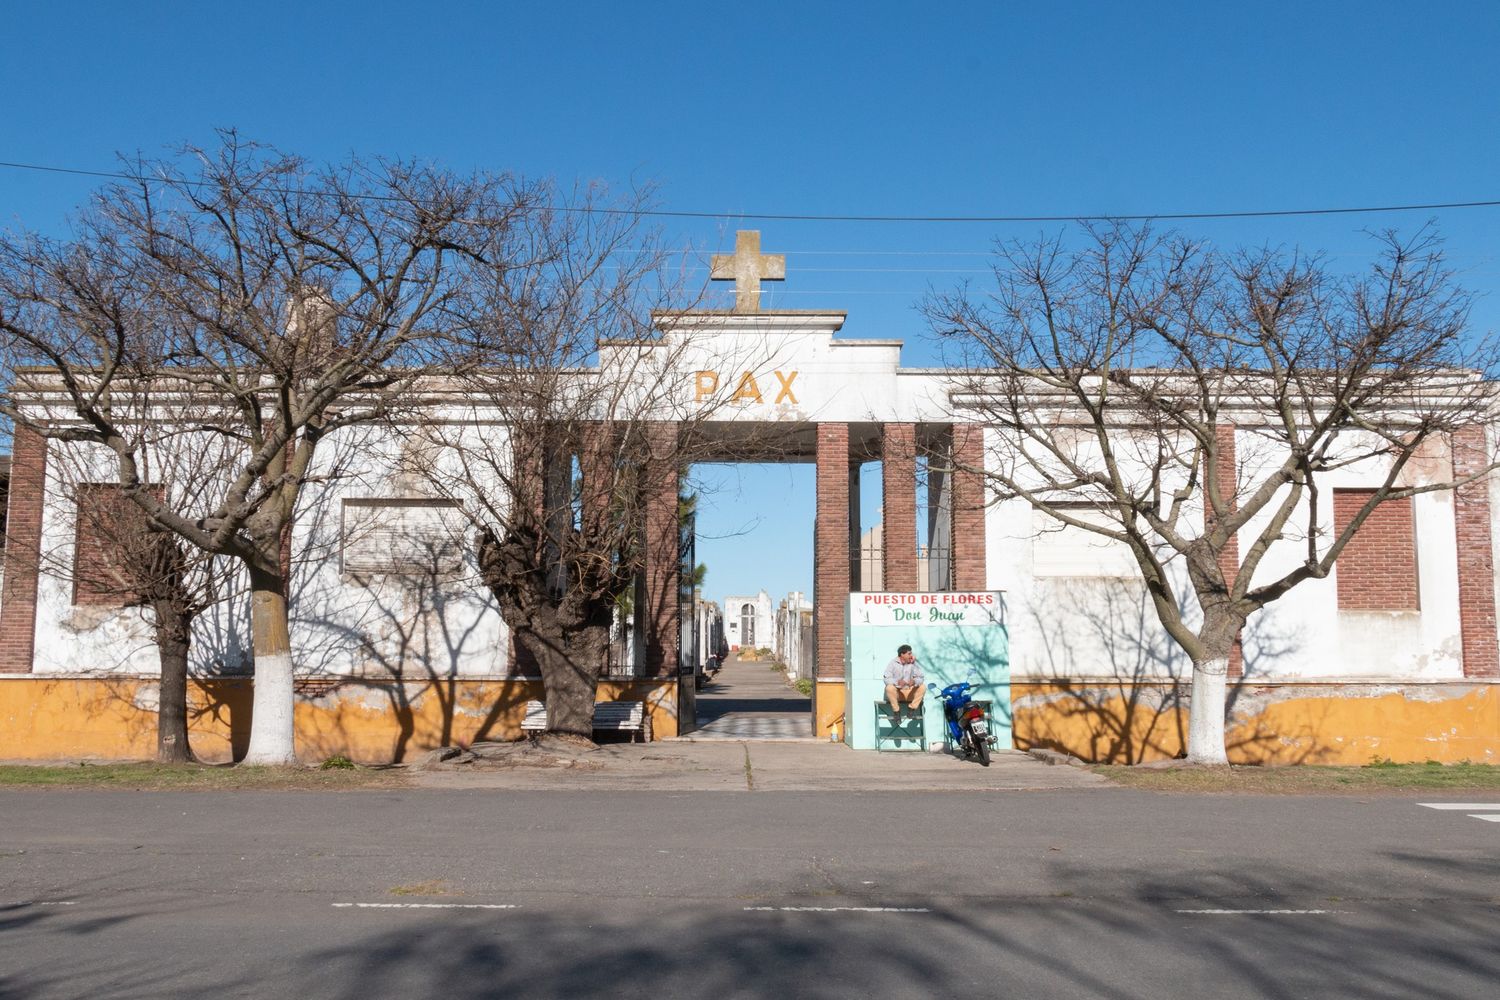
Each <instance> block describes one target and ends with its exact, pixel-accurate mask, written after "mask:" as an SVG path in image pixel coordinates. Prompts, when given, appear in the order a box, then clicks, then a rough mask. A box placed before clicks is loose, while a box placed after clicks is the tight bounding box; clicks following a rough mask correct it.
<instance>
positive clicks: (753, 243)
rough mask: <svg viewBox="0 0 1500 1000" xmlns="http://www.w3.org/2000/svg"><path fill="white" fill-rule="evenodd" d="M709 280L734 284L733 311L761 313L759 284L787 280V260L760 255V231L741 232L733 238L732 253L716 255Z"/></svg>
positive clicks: (774, 256)
mask: <svg viewBox="0 0 1500 1000" xmlns="http://www.w3.org/2000/svg"><path fill="white" fill-rule="evenodd" d="M709 277H710V278H712V279H713V280H714V281H730V280H733V281H734V311H735V312H759V311H760V283H761V282H762V281H785V280H786V256H785V255H784V254H779V253H761V252H760V230H759V229H741V230H740V231H739V232H737V233H735V234H734V253H733V254H723V253H716V254H714V256H713V261H712V268H711V270H710V271H709Z"/></svg>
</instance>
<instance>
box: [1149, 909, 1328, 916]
mask: <svg viewBox="0 0 1500 1000" xmlns="http://www.w3.org/2000/svg"><path fill="white" fill-rule="evenodd" d="M1172 912H1173V913H1194V914H1199V915H1202V916H1213V917H1225V916H1251V915H1253V916H1274V917H1280V916H1321V915H1323V914H1328V913H1352V912H1353V911H1352V910H1173V911H1172Z"/></svg>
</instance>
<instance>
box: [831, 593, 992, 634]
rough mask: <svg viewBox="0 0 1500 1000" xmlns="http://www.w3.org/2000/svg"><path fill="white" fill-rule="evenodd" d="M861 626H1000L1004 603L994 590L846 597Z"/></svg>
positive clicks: (874, 594) (852, 595)
mask: <svg viewBox="0 0 1500 1000" xmlns="http://www.w3.org/2000/svg"><path fill="white" fill-rule="evenodd" d="M849 601H850V604H851V610H852V611H853V614H854V621H855V622H856V623H858V624H860V625H875V626H880V625H905V626H917V627H923V626H948V625H976V626H982V625H1003V624H1004V623H1005V614H1004V602H1003V601H1002V600H1001V596H1000V594H999V593H997V592H996V591H992V590H976V591H968V590H958V591H943V592H939V593H933V594H913V593H888V594H886V593H866V594H851V595H850V598H849Z"/></svg>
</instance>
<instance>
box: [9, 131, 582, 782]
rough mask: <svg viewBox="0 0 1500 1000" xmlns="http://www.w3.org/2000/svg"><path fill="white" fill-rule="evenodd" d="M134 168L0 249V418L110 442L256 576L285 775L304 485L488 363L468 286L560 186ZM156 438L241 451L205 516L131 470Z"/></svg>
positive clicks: (247, 153)
mask: <svg viewBox="0 0 1500 1000" xmlns="http://www.w3.org/2000/svg"><path fill="white" fill-rule="evenodd" d="M184 164H187V165H189V167H190V169H189V168H188V167H185V166H184ZM129 171H130V173H131V174H132V175H133V180H131V181H129V182H125V183H121V184H116V185H112V186H110V187H108V188H106V189H104V190H102V191H101V192H99V194H98V195H97V196H96V197H95V198H94V200H93V202H92V204H91V206H90V207H89V209H88V211H87V212H86V213H85V214H84V215H83V216H82V218H81V219H80V220H79V222H78V224H77V226H76V233H75V235H74V236H73V237H72V238H70V239H68V240H64V241H55V240H48V239H44V238H42V237H40V236H36V235H29V234H21V235H16V236H7V237H5V238H4V239H3V240H0V337H3V341H4V348H5V350H6V361H7V364H8V365H9V367H10V372H9V373H8V374H10V376H11V378H10V388H9V391H8V392H7V394H6V396H5V397H4V398H3V400H0V411H3V412H5V413H6V414H8V415H9V416H11V417H12V418H13V419H14V420H15V421H16V423H17V425H18V426H25V427H28V428H31V429H33V430H35V431H37V432H39V433H41V434H43V435H46V436H47V437H49V438H53V439H59V440H67V441H75V442H91V443H94V444H97V445H101V446H103V447H105V448H108V449H109V450H110V451H111V452H112V453H113V456H114V459H115V463H116V466H117V470H116V473H117V474H116V476H115V481H117V482H118V483H119V484H120V486H121V487H122V489H123V491H124V495H125V496H126V497H128V498H129V499H130V501H131V502H132V503H134V504H136V505H137V506H138V507H139V508H140V509H141V510H142V511H143V512H144V513H145V514H146V515H147V516H148V517H149V519H150V521H151V523H152V525H154V526H155V527H159V528H163V529H166V530H167V531H169V532H171V533H172V534H173V535H174V536H175V537H177V538H179V539H181V540H182V541H184V542H186V543H188V544H190V545H192V546H195V547H197V548H199V549H201V550H203V551H205V552H208V553H212V554H216V555H224V556H227V557H230V558H231V559H233V560H235V561H237V562H238V563H239V564H240V565H241V566H242V567H243V568H244V570H245V572H246V574H247V576H248V580H249V586H250V589H251V592H252V622H253V642H254V655H255V674H256V681H255V705H254V717H253V723H252V731H251V737H250V747H249V753H248V756H247V758H246V760H247V762H252V763H262V764H275V763H284V762H290V761H292V760H293V759H294V748H293V741H292V650H291V648H290V642H289V636H288V628H287V609H286V565H287V560H286V558H285V555H284V551H285V546H286V542H287V539H288V538H289V535H290V528H291V525H292V522H293V519H294V517H295V514H296V511H297V508H298V502H299V499H300V498H301V497H302V495H303V489H304V487H305V486H306V485H307V484H308V483H309V482H310V481H312V480H315V479H318V478H322V477H328V476H331V475H336V474H337V472H338V470H336V469H332V468H330V467H329V466H328V463H327V462H321V463H320V461H319V460H318V459H317V458H316V456H318V455H320V454H322V453H323V452H324V451H325V450H326V449H323V448H320V443H321V442H324V441H325V440H327V439H328V438H330V436H332V435H334V434H336V433H337V432H338V431H340V430H341V429H343V428H346V427H350V426H352V425H358V424H365V423H369V422H371V421H374V420H377V419H382V418H385V417H387V416H388V415H389V414H390V412H391V411H392V410H393V409H395V408H397V407H400V406H401V405H403V403H404V401H405V398H406V396H407V394H408V393H409V392H410V391H411V390H412V389H413V388H414V387H415V386H417V385H418V384H420V383H421V382H422V381H423V380H424V379H425V378H427V377H429V376H431V375H432V374H433V373H437V372H442V373H445V374H454V373H462V372H464V371H466V370H469V369H471V368H472V367H473V366H474V365H475V364H476V363H477V360H478V359H481V358H482V357H483V355H484V350H485V347H486V345H485V344H483V343H482V341H481V340H480V339H479V337H478V334H479V333H480V332H481V331H478V330H476V328H475V324H474V320H473V317H474V315H475V314H474V311H473V308H472V307H473V305H474V299H473V296H474V295H475V288H476V275H479V276H484V280H483V281H478V282H477V284H478V285H481V286H485V287H487V286H488V284H489V283H490V281H489V279H488V277H487V276H488V275H489V274H491V273H509V272H511V271H512V270H524V269H525V267H526V266H527V264H528V262H529V256H530V251H531V248H529V247H528V246H526V245H525V243H524V242H523V241H522V240H521V239H520V238H519V237H521V236H523V235H524V234H522V233H520V232H519V231H518V230H517V228H516V227H515V225H514V223H515V221H516V220H517V219H518V218H523V217H525V216H526V215H527V213H528V212H531V211H533V210H534V209H536V208H537V207H539V206H540V205H541V204H543V203H544V202H546V201H547V200H548V199H549V198H551V197H552V194H553V192H552V191H551V189H550V188H549V187H548V186H547V185H533V184H528V183H522V182H519V181H516V180H514V179H511V178H506V177H489V176H470V177H455V176H453V175H451V174H449V173H446V172H444V171H441V170H438V169H435V168H432V167H428V166H422V165H418V164H412V163H405V162H393V161H384V160H380V161H361V160H352V161H350V162H348V163H346V164H343V165H340V166H337V167H332V168H328V169H317V168H314V167H313V166H311V165H309V164H308V163H306V162H305V161H303V160H301V159H298V158H296V157H292V156H287V155H283V154H281V153H278V152H276V151H274V150H271V149H267V148H264V147H260V146H256V145H253V144H249V143H245V142H242V141H241V140H240V139H238V138H237V137H236V136H234V135H233V134H226V135H225V136H223V142H222V144H221V145H220V146H219V147H218V148H216V149H213V150H196V149H190V150H188V151H186V154H185V155H184V156H183V157H181V158H177V159H173V160H169V161H165V162H159V163H149V164H147V163H142V164H135V165H132V166H130V168H129ZM26 366H41V369H42V370H28V368H27V367H26ZM126 386H128V387H129V388H128V389H126V388H125V387H126ZM122 392H125V393H126V394H128V395H130V396H131V397H132V398H139V397H140V396H141V395H143V394H146V393H149V394H150V396H151V402H152V406H153V409H152V410H151V411H150V412H151V413H152V415H153V416H152V419H151V421H150V422H149V425H147V426H141V425H140V424H139V423H134V422H132V421H131V420H130V419H129V414H133V413H135V412H137V411H136V410H135V409H133V408H132V409H130V410H129V411H128V413H126V414H122V413H120V412H118V411H117V408H116V406H115V403H114V401H115V399H116V398H117V397H118V396H119V395H120V394H121V393H122ZM161 434H173V435H177V436H178V437H179V443H186V442H188V441H189V440H190V438H191V437H192V436H193V435H196V436H198V437H199V438H201V439H203V440H205V441H208V440H212V441H223V442H228V443H230V444H231V445H232V446H233V449H234V461H233V463H232V465H231V466H230V467H229V468H228V469H227V474H226V475H225V476H223V477H222V478H221V479H220V480H219V481H218V482H217V483H216V488H215V489H213V490H211V491H207V492H205V493H203V494H202V502H201V503H198V504H195V505H192V506H178V505H176V504H175V503H174V502H173V498H174V497H175V496H178V494H176V493H173V492H172V491H167V492H166V493H165V494H163V493H162V492H161V491H158V490H154V489H153V488H152V486H153V484H152V483H151V482H150V481H149V478H148V477H147V475H146V473H145V472H144V471H143V469H142V467H141V461H142V459H141V456H142V451H143V449H145V448H148V447H150V446H151V445H152V444H153V442H155V441H156V440H157V438H158V437H159V436H160V435H161Z"/></svg>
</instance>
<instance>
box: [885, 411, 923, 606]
mask: <svg viewBox="0 0 1500 1000" xmlns="http://www.w3.org/2000/svg"><path fill="white" fill-rule="evenodd" d="M882 433H883V443H882V445H881V466H880V474H881V500H880V506H881V509H882V511H883V518H884V526H883V527H882V529H881V532H882V542H881V547H880V555H881V560H882V564H881V585H882V586H883V587H884V589H886V590H916V589H917V425H916V424H886V425H885V426H884V428H883V429H882Z"/></svg>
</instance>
